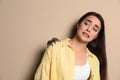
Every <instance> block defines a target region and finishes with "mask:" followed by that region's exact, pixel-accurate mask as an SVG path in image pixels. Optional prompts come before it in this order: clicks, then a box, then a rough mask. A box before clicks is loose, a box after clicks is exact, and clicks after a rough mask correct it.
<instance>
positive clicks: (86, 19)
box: [86, 19, 100, 29]
mask: <svg viewBox="0 0 120 80" xmlns="http://www.w3.org/2000/svg"><path fill="white" fill-rule="evenodd" d="M86 21H88V22H90V23H92V21H91V20H89V19H86ZM95 26H96V27H97V28H98V29H99V28H100V27H99V26H98V25H96V24H95Z"/></svg>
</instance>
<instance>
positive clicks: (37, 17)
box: [0, 0, 120, 80]
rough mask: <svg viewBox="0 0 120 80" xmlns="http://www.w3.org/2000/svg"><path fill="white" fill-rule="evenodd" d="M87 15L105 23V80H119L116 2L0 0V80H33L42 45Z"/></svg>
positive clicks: (118, 1) (118, 3)
mask: <svg viewBox="0 0 120 80" xmlns="http://www.w3.org/2000/svg"><path fill="white" fill-rule="evenodd" d="M88 11H96V12H99V13H101V14H102V15H103V17H104V19H105V23H106V46H107V57H108V73H109V80H119V79H120V70H119V69H120V62H119V61H120V58H119V56H120V50H119V49H120V42H119V41H120V35H119V34H120V0H99V1H98V0H0V80H33V76H34V73H35V70H36V68H37V67H38V65H39V63H40V58H41V54H42V52H43V51H44V49H45V47H46V42H47V41H48V40H49V39H51V38H52V37H58V38H60V39H63V38H65V37H67V36H68V35H69V33H70V30H71V28H72V25H73V24H74V23H75V22H76V21H77V20H78V19H79V18H80V17H81V16H82V15H83V14H84V13H86V12H88Z"/></svg>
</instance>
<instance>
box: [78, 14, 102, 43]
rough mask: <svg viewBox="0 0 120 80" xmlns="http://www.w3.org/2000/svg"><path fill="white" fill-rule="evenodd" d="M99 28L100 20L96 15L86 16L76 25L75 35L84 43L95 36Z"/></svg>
mask: <svg viewBox="0 0 120 80" xmlns="http://www.w3.org/2000/svg"><path fill="white" fill-rule="evenodd" d="M100 29H101V22H100V20H99V19H98V18H97V17H96V16H93V15H91V16H88V17H86V18H85V19H84V20H83V21H82V22H81V23H80V24H79V26H78V30H77V34H76V37H77V38H79V39H80V40H82V41H83V42H85V43H88V42H90V41H92V40H93V39H95V38H97V35H98V33H99V31H100Z"/></svg>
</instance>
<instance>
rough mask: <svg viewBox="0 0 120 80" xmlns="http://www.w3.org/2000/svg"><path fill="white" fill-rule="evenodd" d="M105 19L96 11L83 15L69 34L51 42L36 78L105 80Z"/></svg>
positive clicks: (51, 79) (46, 79) (40, 79)
mask: <svg viewBox="0 0 120 80" xmlns="http://www.w3.org/2000/svg"><path fill="white" fill-rule="evenodd" d="M104 31H105V30H104V20H103V18H102V16H101V15H100V14H98V13H96V12H88V13H86V14H85V15H83V16H82V17H81V18H80V19H79V21H78V22H77V25H76V27H75V32H74V33H73V37H72V38H66V39H64V40H62V41H59V42H56V44H54V43H53V45H50V46H49V47H48V48H47V49H46V51H45V54H44V57H43V59H42V62H41V64H40V66H39V67H38V70H37V72H36V74H35V80H106V79H107V77H106V76H107V60H106V51H105V33H104Z"/></svg>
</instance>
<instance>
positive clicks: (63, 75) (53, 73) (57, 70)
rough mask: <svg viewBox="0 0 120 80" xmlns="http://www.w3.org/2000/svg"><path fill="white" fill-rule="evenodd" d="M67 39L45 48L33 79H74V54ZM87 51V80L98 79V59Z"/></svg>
mask: <svg viewBox="0 0 120 80" xmlns="http://www.w3.org/2000/svg"><path fill="white" fill-rule="evenodd" d="M69 41H70V39H69V38H67V39H65V40H63V41H61V42H57V43H56V44H53V46H49V47H48V48H47V49H46V51H45V54H44V57H43V59H42V61H41V64H40V66H39V67H38V69H37V72H36V74H35V78H34V80H74V65H75V55H74V51H73V49H72V47H71V46H70V45H69ZM87 52H88V62H89V64H90V69H91V71H90V77H89V80H100V74H99V61H98V59H97V57H96V56H95V55H94V54H93V53H91V52H90V51H89V50H88V49H87Z"/></svg>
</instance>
